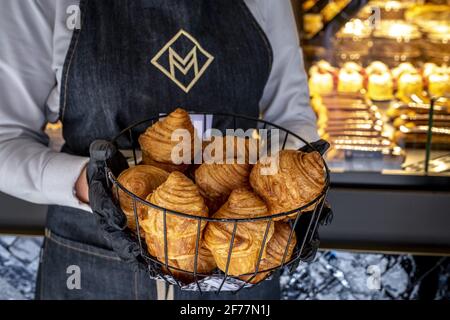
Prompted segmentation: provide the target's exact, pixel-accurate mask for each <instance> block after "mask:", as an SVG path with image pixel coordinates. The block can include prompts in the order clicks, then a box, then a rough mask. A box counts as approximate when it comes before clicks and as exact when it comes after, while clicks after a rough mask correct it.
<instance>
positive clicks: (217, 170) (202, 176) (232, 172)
mask: <svg viewBox="0 0 450 320" xmlns="http://www.w3.org/2000/svg"><path fill="white" fill-rule="evenodd" d="M232 138H233V140H234V143H233V146H234V150H233V151H232V152H231V151H230V153H229V154H228V156H229V157H233V158H229V157H227V150H228V149H227V146H226V142H225V140H226V139H224V138H222V137H214V138H213V139H218V140H221V141H220V144H219V146H220V145H223V151H222V155H220V156H219V155H217V157H218V158H214V159H215V160H216V161H217V162H214V163H213V161H211V162H210V163H203V164H202V165H201V166H200V167H199V168H198V169H197V170H196V171H195V183H196V184H197V185H198V187H199V188H200V192H201V194H202V196H203V197H204V198H205V200H206V203H207V205H208V207H209V209H210V210H211V211H213V212H215V211H217V210H218V209H219V208H220V207H221V206H222V205H223V204H224V203H225V201H226V200H227V198H228V196H229V195H230V193H231V191H233V190H235V189H239V188H248V187H249V186H250V185H249V181H248V180H249V176H250V172H251V169H252V166H251V165H250V164H249V163H248V153H249V149H248V148H249V142H248V139H244V138H238V137H232ZM238 141H240V142H238ZM239 143H242V144H240V145H239ZM233 146H229V147H230V148H232V147H233ZM206 148H208V146H206V147H205V149H206ZM208 153H210V154H211V156H212V157H215V156H216V154H215V152H214V149H213V150H212V151H210V152H208ZM233 155H234V156H233ZM239 156H242V161H241V162H238V161H237V160H238V157H239ZM211 160H213V159H211Z"/></svg>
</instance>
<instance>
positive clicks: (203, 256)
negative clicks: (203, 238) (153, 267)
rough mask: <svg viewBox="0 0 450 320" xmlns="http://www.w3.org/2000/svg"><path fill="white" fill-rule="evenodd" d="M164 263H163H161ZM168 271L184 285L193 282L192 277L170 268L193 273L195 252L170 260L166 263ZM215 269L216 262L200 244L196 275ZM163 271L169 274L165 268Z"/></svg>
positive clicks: (148, 240)
mask: <svg viewBox="0 0 450 320" xmlns="http://www.w3.org/2000/svg"><path fill="white" fill-rule="evenodd" d="M146 241H147V242H150V241H151V240H150V239H146ZM162 262H163V263H165V261H162ZM167 263H168V265H169V269H170V273H172V275H173V276H174V277H176V278H177V279H178V280H181V281H183V282H185V283H190V282H192V281H193V280H194V276H193V275H191V274H189V273H187V272H183V271H179V270H176V269H174V268H171V267H175V268H178V269H181V270H184V271H190V272H192V273H193V272H194V266H195V265H194V263H195V252H194V254H192V255H189V256H186V257H184V258H181V259H172V260H168V261H167ZM216 267H217V265H216V262H215V261H214V257H213V255H212V254H211V251H209V250H208V249H207V248H206V247H205V246H204V242H201V243H200V247H199V249H198V260H197V274H210V273H211V272H212V271H213V270H214V269H215V268H216ZM163 270H164V271H165V272H166V273H169V272H168V271H167V270H166V267H163Z"/></svg>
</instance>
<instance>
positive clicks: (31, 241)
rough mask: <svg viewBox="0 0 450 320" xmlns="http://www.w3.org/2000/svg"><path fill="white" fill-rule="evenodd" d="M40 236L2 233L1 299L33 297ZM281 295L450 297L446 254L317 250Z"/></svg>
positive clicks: (286, 283)
mask: <svg viewBox="0 0 450 320" xmlns="http://www.w3.org/2000/svg"><path fill="white" fill-rule="evenodd" d="M41 244H42V238H39V237H12V236H0V300H4V299H33V298H34V290H35V280H36V273H37V268H38V263H39V251H40V246H41ZM281 283H282V287H283V294H282V298H283V299H296V300H304V299H315V300H323V299H333V300H334V299H345V300H349V299H352V300H353V299H355V300H360V299H364V300H366V299H384V300H390V299H420V298H422V297H424V296H425V295H426V296H427V297H428V298H432V299H450V263H449V259H446V258H421V259H417V258H414V257H412V256H409V255H382V254H359V253H349V252H341V251H325V252H319V253H318V254H317V256H316V259H315V260H314V262H313V263H310V264H302V265H300V266H299V267H298V268H297V269H296V270H294V272H293V273H292V275H290V276H289V275H288V273H287V271H286V272H285V273H284V275H283V276H282V277H281Z"/></svg>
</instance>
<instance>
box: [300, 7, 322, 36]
mask: <svg viewBox="0 0 450 320" xmlns="http://www.w3.org/2000/svg"><path fill="white" fill-rule="evenodd" d="M322 28H323V21H322V15H321V14H318V13H307V14H305V15H304V16H303V30H304V31H305V33H306V34H307V36H309V37H312V36H313V35H315V34H316V33H317V32H319V31H320V30H322Z"/></svg>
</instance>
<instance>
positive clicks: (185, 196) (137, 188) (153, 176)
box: [118, 109, 325, 283]
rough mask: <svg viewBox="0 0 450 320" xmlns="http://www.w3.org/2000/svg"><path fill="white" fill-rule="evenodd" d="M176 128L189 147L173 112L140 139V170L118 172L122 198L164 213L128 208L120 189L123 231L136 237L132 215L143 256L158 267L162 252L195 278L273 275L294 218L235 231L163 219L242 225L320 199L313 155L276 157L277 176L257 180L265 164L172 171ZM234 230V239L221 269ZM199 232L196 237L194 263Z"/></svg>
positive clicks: (182, 121) (182, 114) (186, 123)
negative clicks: (225, 274)
mask: <svg viewBox="0 0 450 320" xmlns="http://www.w3.org/2000/svg"><path fill="white" fill-rule="evenodd" d="M177 129H185V130H188V132H190V133H191V137H192V143H194V139H196V133H195V130H194V126H193V124H192V122H191V119H190V117H189V114H188V113H187V112H186V111H185V110H183V109H176V110H175V111H173V112H172V113H170V114H169V115H168V116H166V117H165V118H163V119H161V120H160V121H158V122H156V123H155V124H154V125H152V126H151V127H149V128H148V129H147V130H146V131H145V132H144V133H143V134H142V135H141V136H140V137H139V144H140V146H141V150H142V163H141V164H139V165H137V166H134V167H131V168H129V169H127V170H125V171H124V172H122V173H121V174H120V176H119V177H118V181H119V183H120V184H121V185H122V186H123V187H124V188H126V189H127V190H128V191H130V192H131V193H133V194H135V195H136V196H138V197H140V198H142V199H146V200H147V201H148V202H150V203H152V204H154V205H156V206H158V207H161V208H165V209H166V218H165V219H164V211H163V210H160V209H158V208H156V207H150V206H147V205H144V204H142V203H141V202H138V201H132V199H131V197H130V196H129V195H127V194H126V193H125V192H123V191H121V190H120V191H119V194H118V197H119V200H120V206H121V208H122V210H123V212H124V213H125V215H126V216H127V221H128V227H129V228H130V229H131V230H132V231H136V227H137V223H136V217H135V215H134V211H135V210H136V213H137V216H138V221H139V226H140V234H141V236H144V237H145V242H146V244H147V249H148V252H149V254H150V255H152V256H153V257H155V258H156V259H158V260H159V261H161V262H163V263H165V262H166V257H165V252H167V262H168V265H169V266H170V267H174V268H178V269H182V270H185V271H190V272H193V271H194V266H195V264H196V267H197V270H196V271H197V274H209V273H211V272H212V271H213V270H215V269H216V268H219V269H220V270H222V271H224V272H225V271H228V274H229V275H231V276H236V277H239V278H241V279H243V280H246V281H249V282H252V283H257V282H259V281H261V280H262V279H264V278H265V277H266V276H267V273H263V272H262V273H258V274H257V275H256V276H251V275H250V274H252V273H254V272H255V271H256V270H259V271H263V270H268V269H271V268H275V267H277V266H279V265H280V264H281V263H282V262H283V259H284V260H285V261H289V259H290V257H291V256H292V254H293V251H294V248H295V245H296V238H295V233H292V236H290V235H291V226H290V224H289V223H288V222H289V219H292V218H295V217H296V214H298V213H297V212H295V213H293V214H292V215H289V216H286V215H284V216H283V217H278V218H273V219H272V220H273V221H271V222H270V223H269V221H270V220H271V219H270V218H268V219H262V220H255V221H251V222H250V221H248V222H242V221H240V222H238V223H237V224H236V227H235V224H234V223H233V222H223V221H220V220H219V221H211V222H208V223H206V221H204V220H202V221H201V222H199V219H193V218H189V217H187V216H179V215H174V214H170V212H171V211H176V212H181V213H185V214H188V215H191V216H198V217H213V218H218V219H241V218H242V219H246V218H255V217H263V216H270V215H274V214H277V213H282V212H289V211H291V210H294V209H296V208H299V207H301V206H305V205H307V204H308V203H310V202H311V201H312V200H313V199H315V198H316V197H317V196H318V195H320V193H321V192H322V190H323V187H324V184H325V174H324V163H323V160H322V158H321V156H320V154H319V153H318V152H311V153H305V152H301V151H294V150H283V151H280V152H279V154H278V156H279V164H278V166H279V167H278V171H277V172H276V173H275V174H272V175H262V174H261V169H262V168H263V167H264V166H266V165H267V164H266V163H265V162H263V161H258V162H257V163H256V164H254V165H251V164H249V163H248V161H247V162H246V161H244V163H242V162H233V161H231V162H230V161H224V163H223V164H219V163H202V164H201V165H189V164H181V165H177V164H174V163H173V162H172V157H171V154H172V149H173V148H174V146H175V145H176V144H177V143H178V142H177V141H172V133H173V132H174V130H177ZM216 138H219V137H216ZM222 139H223V137H222ZM233 139H244V138H238V137H233ZM204 145H205V144H204ZM193 149H194V148H192V150H193ZM246 159H247V160H248V158H246ZM234 228H236V229H235V230H234ZM164 230H166V234H164V233H165V232H164ZM233 231H235V237H234V239H233V240H234V241H233V245H232V253H231V258H230V261H229V262H228V261H227V260H228V256H229V250H230V244H231V241H232V235H233ZM198 232H200V233H201V236H200V242H199V244H198V258H197V261H195V260H196V259H195V253H196V245H197V234H198ZM289 237H291V240H290V241H288V240H289ZM264 239H265V242H264ZM165 240H166V246H167V248H165ZM263 242H264V246H263ZM288 242H289V247H288V248H287V246H288ZM261 248H263V250H262V252H261ZM286 250H287V251H286ZM285 252H286V253H285ZM260 255H261V257H260ZM259 260H260V263H259V266H257V264H258V261H259ZM169 269H171V268H169ZM166 271H167V270H166ZM170 272H171V273H172V274H173V275H174V276H175V277H176V278H178V279H179V280H181V281H185V282H190V281H191V280H192V277H191V276H190V275H189V274H187V273H184V272H181V271H177V270H176V269H173V270H172V269H171V270H170Z"/></svg>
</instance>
